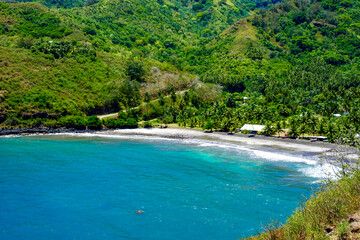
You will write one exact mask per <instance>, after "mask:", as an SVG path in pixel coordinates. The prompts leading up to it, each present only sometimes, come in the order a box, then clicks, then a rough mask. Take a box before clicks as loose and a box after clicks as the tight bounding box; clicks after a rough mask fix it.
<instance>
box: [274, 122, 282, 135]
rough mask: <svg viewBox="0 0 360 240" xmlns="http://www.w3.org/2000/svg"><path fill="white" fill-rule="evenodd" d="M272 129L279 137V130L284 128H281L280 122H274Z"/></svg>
mask: <svg viewBox="0 0 360 240" xmlns="http://www.w3.org/2000/svg"><path fill="white" fill-rule="evenodd" d="M274 131H275V132H277V134H278V135H279V137H280V133H281V132H284V130H283V129H282V126H281V122H276V123H275V126H274Z"/></svg>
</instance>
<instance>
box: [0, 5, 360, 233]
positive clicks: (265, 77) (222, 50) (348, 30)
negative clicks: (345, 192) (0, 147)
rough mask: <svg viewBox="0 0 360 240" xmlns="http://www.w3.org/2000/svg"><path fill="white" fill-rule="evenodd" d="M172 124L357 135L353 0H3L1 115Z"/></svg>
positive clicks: (23, 122)
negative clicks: (258, 125) (257, 125)
mask: <svg viewBox="0 0 360 240" xmlns="http://www.w3.org/2000/svg"><path fill="white" fill-rule="evenodd" d="M102 115H109V116H110V115H111V117H103V118H102V117H98V116H102ZM170 124H174V125H175V124H176V126H179V127H183V128H195V129H203V130H207V131H221V132H228V133H233V132H236V131H237V130H238V129H240V128H241V127H242V126H243V125H244V124H260V125H264V126H265V128H264V131H263V132H262V133H261V134H264V135H267V136H271V135H273V136H284V137H285V136H286V137H289V138H293V139H296V138H302V137H304V136H326V137H327V139H328V141H329V142H330V143H335V142H338V141H340V142H341V143H342V144H345V145H350V146H356V144H357V141H356V139H358V138H359V133H360V1H358V0H282V1H279V0H32V1H30V0H0V128H1V129H3V130H5V129H31V128H32V129H33V128H46V129H75V130H85V129H90V130H100V129H118V128H137V127H153V126H167V125H170ZM357 177H358V176H357ZM343 181H345V180H343ZM349 181H350V180H349ZM357 191H358V190H357ZM354 198H355V197H354ZM354 198H352V200H354ZM325 199H326V198H325ZM356 199H358V196H357V198H356ZM339 201H340V200H339ZM339 204H340V203H339ZM336 206H340V205H336ZM352 210H353V209H351V211H352ZM349 211H350V210H349ZM347 213H348V212H346V214H347ZM299 214H300V213H299ZM341 217H344V216H343V215H341V216H340V215H339V216H338V218H337V220H339V219H341ZM304 221H305V220H304ZM334 221H335V220H334ZM322 227H323V225H321V227H320V228H322ZM310 229H311V228H310ZM309 231H310V230H309ZM295 232H296V231H295ZM270 233H271V231H270ZM303 234H304V235H303V237H294V235H291V236H292V237H290V238H287V239H320V238H318V237H319V236H323V235H321V234H320V235H311V234H310V235H306V234H309V232H308V231H307V230H304V233H303ZM311 236H312V237H311ZM314 236H315V237H314ZM266 239H277V238H266ZM284 239H285V238H284ZM321 239H322V238H321ZM344 239H345V238H344Z"/></svg>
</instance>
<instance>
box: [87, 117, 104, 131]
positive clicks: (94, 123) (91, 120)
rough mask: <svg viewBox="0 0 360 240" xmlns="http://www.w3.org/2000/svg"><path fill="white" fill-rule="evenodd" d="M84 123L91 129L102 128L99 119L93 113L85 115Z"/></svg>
mask: <svg viewBox="0 0 360 240" xmlns="http://www.w3.org/2000/svg"><path fill="white" fill-rule="evenodd" d="M86 125H87V126H88V128H89V129H92V130H99V129H101V128H102V123H101V120H100V119H99V118H98V117H97V116H95V115H93V116H90V117H87V119H86Z"/></svg>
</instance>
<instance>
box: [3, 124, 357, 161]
mask: <svg viewBox="0 0 360 240" xmlns="http://www.w3.org/2000/svg"><path fill="white" fill-rule="evenodd" d="M71 133H79V134H81V133H90V134H94V135H95V134H105V135H108V136H111V135H114V136H116V135H130V136H131V135H137V136H153V137H163V138H170V139H199V140H210V141H217V142H222V143H224V142H225V143H229V144H236V145H244V146H250V147H251V146H254V147H266V148H271V149H273V150H276V149H278V150H279V151H288V152H292V153H301V154H303V155H306V156H315V157H318V158H320V157H329V158H334V156H335V155H336V154H339V153H341V150H340V151H339V149H340V146H339V145H337V144H334V143H326V142H310V141H305V140H296V139H290V138H278V137H271V136H263V135H252V137H249V136H250V134H231V133H227V132H216V131H214V132H206V131H203V130H200V129H189V128H176V127H172V128H155V127H154V128H128V129H101V130H91V129H86V130H77V129H71V128H70V129H64V128H27V129H0V137H4V136H10V135H17V136H27V135H36V134H44V135H48V134H49V135H51V134H71ZM347 157H349V158H351V159H352V160H355V159H356V158H357V156H356V155H354V154H347Z"/></svg>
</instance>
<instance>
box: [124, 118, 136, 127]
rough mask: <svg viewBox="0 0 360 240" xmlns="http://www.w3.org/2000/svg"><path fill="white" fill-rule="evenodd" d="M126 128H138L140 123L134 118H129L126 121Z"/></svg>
mask: <svg viewBox="0 0 360 240" xmlns="http://www.w3.org/2000/svg"><path fill="white" fill-rule="evenodd" d="M126 127H128V128H137V127H138V122H137V121H136V120H135V119H134V118H129V119H127V120H126Z"/></svg>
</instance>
